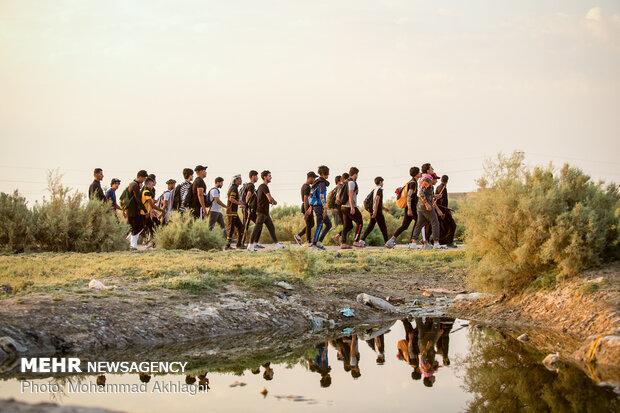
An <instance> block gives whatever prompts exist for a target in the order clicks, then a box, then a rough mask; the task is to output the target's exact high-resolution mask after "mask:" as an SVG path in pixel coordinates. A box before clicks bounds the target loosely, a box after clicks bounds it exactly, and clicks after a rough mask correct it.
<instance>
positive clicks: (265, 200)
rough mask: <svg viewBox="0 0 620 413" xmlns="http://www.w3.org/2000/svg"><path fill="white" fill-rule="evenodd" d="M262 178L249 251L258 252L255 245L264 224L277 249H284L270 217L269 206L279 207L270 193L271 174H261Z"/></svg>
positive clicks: (266, 172)
mask: <svg viewBox="0 0 620 413" xmlns="http://www.w3.org/2000/svg"><path fill="white" fill-rule="evenodd" d="M260 176H261V178H263V183H262V184H261V185H260V186H259V187H258V190H257V191H256V205H257V206H256V225H255V226H254V230H253V231H252V237H251V239H250V244H249V245H248V251H256V248H255V246H254V245H255V244H256V243H257V242H258V240H259V239H260V234H261V231H262V229H263V224H265V226H266V227H267V229H268V230H269V234H270V235H271V239H273V242H274V243H275V244H276V248H284V245H282V244H280V243H279V242H278V237H277V235H276V229H275V227H274V226H273V221H272V220H271V217H270V216H269V205H278V202H277V201H276V200H275V199H273V197H272V196H271V193H270V192H269V183H270V182H271V172H269V171H263V172H261V174H260Z"/></svg>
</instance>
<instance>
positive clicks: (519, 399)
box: [462, 329, 620, 412]
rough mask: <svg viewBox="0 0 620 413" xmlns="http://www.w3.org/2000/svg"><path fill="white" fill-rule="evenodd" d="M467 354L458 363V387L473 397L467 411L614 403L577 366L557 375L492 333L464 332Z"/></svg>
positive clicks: (591, 408)
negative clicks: (461, 385) (460, 375)
mask: <svg viewBox="0 0 620 413" xmlns="http://www.w3.org/2000/svg"><path fill="white" fill-rule="evenodd" d="M470 341H471V351H470V353H469V354H468V355H467V357H466V358H465V359H464V362H463V367H462V368H463V369H464V370H463V373H464V375H465V377H464V388H465V390H467V391H468V392H470V393H472V394H475V397H474V399H473V400H472V401H471V402H470V404H469V406H468V409H467V410H468V411H470V412H489V411H492V412H497V411H502V412H514V411H531V412H539V411H541V412H547V411H553V412H612V411H618V409H619V408H620V403H618V399H617V396H616V394H615V393H614V392H613V390H611V389H610V388H608V387H599V386H597V385H596V384H595V383H593V382H592V381H591V380H590V379H589V378H588V376H587V375H586V374H585V373H584V372H582V371H581V370H579V369H578V368H576V367H574V366H571V365H568V364H563V363H561V364H560V366H559V367H560V368H559V371H558V373H554V372H551V371H549V370H547V369H546V368H545V367H544V366H543V365H542V364H541V360H542V359H543V357H544V356H543V355H542V354H540V353H536V352H530V351H528V350H527V349H526V348H525V346H523V345H522V344H521V343H519V342H518V341H516V340H514V339H512V338H505V337H502V336H501V335H500V334H499V333H497V332H495V331H487V330H478V329H471V330H470Z"/></svg>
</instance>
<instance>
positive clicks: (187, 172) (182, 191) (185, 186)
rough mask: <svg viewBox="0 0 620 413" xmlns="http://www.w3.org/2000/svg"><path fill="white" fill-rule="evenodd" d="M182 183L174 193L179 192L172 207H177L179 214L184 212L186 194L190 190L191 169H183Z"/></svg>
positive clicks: (191, 181) (192, 176) (192, 179)
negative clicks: (176, 200) (177, 199)
mask: <svg viewBox="0 0 620 413" xmlns="http://www.w3.org/2000/svg"><path fill="white" fill-rule="evenodd" d="M183 179H184V181H183V183H182V184H181V185H179V187H178V188H177V189H176V191H179V201H178V203H177V205H175V206H174V207H178V210H179V212H181V213H183V212H185V205H183V204H184V203H185V197H186V196H187V193H188V192H189V191H191V189H192V183H193V181H194V171H192V169H191V168H183ZM175 195H176V194H175Z"/></svg>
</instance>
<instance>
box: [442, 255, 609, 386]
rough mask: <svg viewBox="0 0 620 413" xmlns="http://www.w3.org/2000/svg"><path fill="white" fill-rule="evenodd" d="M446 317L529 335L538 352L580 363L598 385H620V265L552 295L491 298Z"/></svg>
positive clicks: (468, 304)
mask: <svg viewBox="0 0 620 413" xmlns="http://www.w3.org/2000/svg"><path fill="white" fill-rule="evenodd" d="M447 312H448V313H449V314H450V315H452V316H454V317H459V318H465V319H470V320H475V321H478V322H480V323H483V324H485V325H492V326H504V327H505V328H507V330H508V331H511V332H513V334H514V335H515V337H517V336H518V335H520V334H523V333H527V334H528V336H529V337H528V338H529V340H530V341H531V343H532V344H533V345H535V346H536V347H537V348H539V349H542V350H546V351H549V352H553V353H555V352H558V353H559V355H560V357H562V358H564V359H567V360H571V361H573V362H576V363H578V364H580V365H581V366H582V368H583V369H584V370H586V371H587V372H588V374H589V375H590V376H591V377H592V378H593V379H595V380H596V381H597V382H600V381H613V382H615V383H620V263H613V264H610V265H606V266H604V267H603V268H601V269H598V270H593V271H587V272H585V273H583V274H582V275H581V276H580V277H578V278H576V279H573V280H570V281H568V282H565V283H563V284H562V285H559V286H558V287H557V288H556V289H554V290H553V291H546V290H542V291H536V292H526V293H523V294H522V295H519V296H516V297H512V298H506V297H505V296H492V297H487V298H483V299H480V300H473V301H461V302H457V303H454V304H452V305H451V306H450V307H449V308H448V310H447Z"/></svg>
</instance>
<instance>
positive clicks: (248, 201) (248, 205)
mask: <svg viewBox="0 0 620 413" xmlns="http://www.w3.org/2000/svg"><path fill="white" fill-rule="evenodd" d="M249 178H250V182H247V183H245V184H243V186H242V187H241V190H240V191H239V199H240V200H241V202H242V203H243V204H244V205H245V209H244V210H243V237H242V238H241V243H242V244H245V243H246V239H247V238H248V236H249V238H251V234H252V233H251V232H250V231H249V228H250V222H254V223H255V224H256V206H257V205H256V182H257V181H258V172H257V171H255V170H251V171H250V173H249ZM254 247H255V248H264V247H263V246H262V245H260V244H258V243H257V244H256V245H254Z"/></svg>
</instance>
